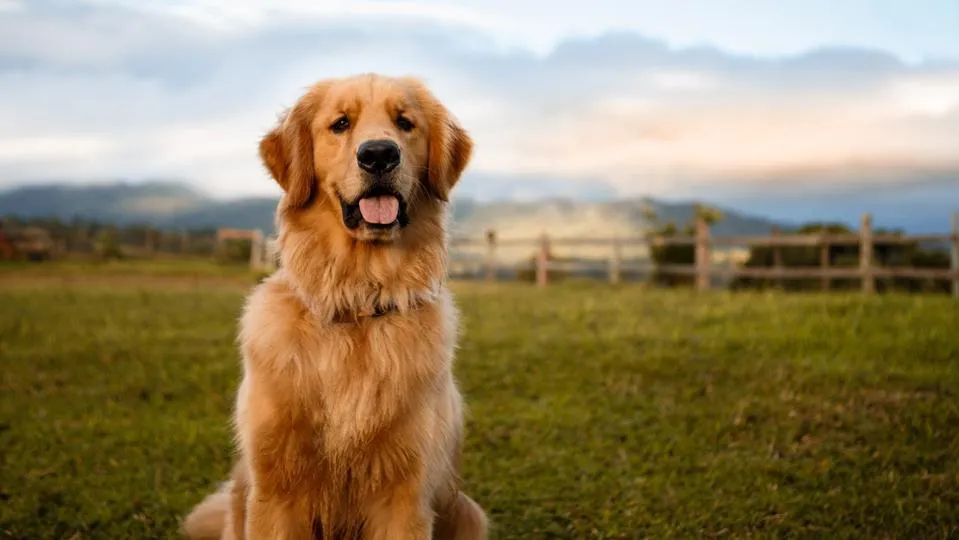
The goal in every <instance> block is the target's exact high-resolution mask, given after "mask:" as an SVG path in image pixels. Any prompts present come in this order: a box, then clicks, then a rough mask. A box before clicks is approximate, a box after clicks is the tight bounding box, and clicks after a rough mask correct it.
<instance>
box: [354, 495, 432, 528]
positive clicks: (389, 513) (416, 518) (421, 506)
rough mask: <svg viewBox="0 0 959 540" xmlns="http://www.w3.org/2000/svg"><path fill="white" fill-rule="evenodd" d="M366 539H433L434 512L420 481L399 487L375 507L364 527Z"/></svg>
mask: <svg viewBox="0 0 959 540" xmlns="http://www.w3.org/2000/svg"><path fill="white" fill-rule="evenodd" d="M363 530H364V533H365V534H364V538H365V540H430V539H431V538H432V537H433V513H432V511H431V510H430V508H429V505H428V504H426V498H424V496H423V494H422V492H421V486H420V483H419V482H418V481H408V482H405V483H403V484H400V485H398V486H395V487H394V488H393V490H392V491H390V492H389V493H386V494H384V496H383V497H382V498H381V499H379V500H378V501H377V502H376V503H374V504H373V505H372V507H371V508H370V510H369V511H368V513H367V520H366V523H365V524H364V528H363Z"/></svg>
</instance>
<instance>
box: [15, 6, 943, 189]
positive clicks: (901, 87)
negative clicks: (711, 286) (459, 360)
mask: <svg viewBox="0 0 959 540" xmlns="http://www.w3.org/2000/svg"><path fill="white" fill-rule="evenodd" d="M503 24H508V21H506V22H504V21H502V20H499V19H496V18H492V17H489V16H487V15H484V14H482V13H479V12H477V11H475V10H470V9H468V8H465V7H455V6H454V7H447V8H438V7H437V5H436V4H435V3H432V2H396V3H385V2H352V3H336V2H334V3H322V5H320V3H312V2H310V3H307V2H287V3H284V4H281V5H278V6H277V5H271V4H268V3H266V2H258V1H250V0H243V1H239V2H235V3H223V2H214V1H212V0H203V1H199V2H185V1H177V2H167V3H163V4H156V3H144V2H133V1H131V0H128V1H120V0H114V1H106V0H101V1H98V2H85V3H78V4H73V5H70V6H64V5H63V4H61V3H57V2H52V1H47V0H37V1H35V2H34V1H31V2H29V3H25V2H13V1H10V0H6V1H2V2H0V35H4V36H5V38H4V39H3V40H0V95H4V96H5V97H6V99H4V100H3V102H2V103H0V182H7V183H10V182H21V181H30V180H31V179H41V178H42V179H45V180H47V179H51V178H57V179H69V180H76V181H87V180H91V179H100V178H116V177H126V178H145V177H178V178H189V179H191V180H192V181H193V182H195V184H196V185H197V186H199V187H201V188H203V189H205V190H207V191H208V192H210V193H213V194H215V195H223V196H235V195H243V194H265V193H275V192H276V187H275V185H274V184H273V183H272V181H270V180H269V179H268V178H267V177H266V175H265V173H264V171H263V170H262V167H261V166H260V164H259V162H258V161H257V157H256V144H257V141H258V139H259V137H260V136H261V135H262V133H263V132H264V131H265V130H266V129H268V128H269V127H270V126H271V125H272V123H273V122H274V120H275V118H276V114H277V113H278V112H280V111H281V110H282V109H283V108H285V107H287V106H289V105H290V104H292V102H293V101H294V100H295V99H296V97H297V96H298V95H299V93H300V92H301V91H302V90H303V88H305V86H307V85H308V84H309V83H311V82H313V81H314V80H315V79H318V78H322V77H326V76H337V75H345V74H349V73H356V72H365V71H381V72H385V73H388V74H408V73H412V74H417V75H420V76H422V77H423V78H424V79H425V80H426V81H427V82H428V83H429V84H430V85H431V86H432V87H433V88H434V90H435V91H436V93H437V94H438V95H439V96H440V98H441V99H443V100H444V101H446V102H447V103H448V105H449V106H450V107H451V109H452V110H453V111H454V113H455V114H456V115H457V116H458V117H459V118H460V119H461V121H462V122H463V123H464V124H465V125H466V126H467V127H468V128H469V129H470V130H471V132H472V133H473V135H474V137H475V139H476V142H477V149H476V154H475V160H474V162H473V164H472V166H471V168H470V173H469V175H468V176H467V178H466V179H465V180H464V191H465V192H468V193H471V194H475V195H477V196H480V197H486V198H489V197H496V196H501V195H504V194H512V195H513V196H528V195H529V194H530V193H532V192H541V193H551V192H553V191H556V190H559V191H561V192H563V193H575V194H581V193H584V192H586V191H587V190H588V189H590V186H591V185H592V186H596V189H597V191H601V192H603V193H607V192H608V190H613V191H615V192H617V193H619V194H629V195H635V194H653V195H686V194H699V193H701V192H702V190H703V189H704V188H705V189H713V190H722V189H726V188H729V189H733V188H736V187H739V186H751V189H776V187H777V186H780V185H784V184H787V183H792V182H803V183H807V184H808V185H811V186H813V185H824V184H830V183H836V182H838V183H845V184H850V185H855V184H857V183H873V184H874V183H876V182H880V183H881V182H895V183H899V184H901V183H904V182H910V181H913V180H912V179H915V181H920V180H922V179H923V178H925V177H927V176H929V175H942V174H944V173H949V172H950V171H952V172H956V173H957V174H959V62H951V61H940V62H937V63H931V62H930V63H926V64H919V65H912V64H906V63H904V62H901V61H900V60H898V59H897V58H896V57H894V56H891V55H889V54H886V53H883V52H880V51H870V50H863V49H850V48H845V49H841V48H828V49H818V50H813V51H809V52H807V53H803V54H798V55H792V56H785V57H779V58H757V57H749V56H741V55H733V54H729V53H725V52H723V51H721V50H718V49H714V48H710V47H689V48H673V47H670V46H667V45H666V44H664V43H662V42H659V41H656V40H652V39H648V38H645V37H643V36H639V35H637V34H635V33H630V32H622V33H607V34H604V35H601V36H598V37H593V38H577V39H568V40H566V41H564V42H562V43H561V44H560V45H559V46H557V47H556V48H555V49H553V50H552V51H551V52H550V53H549V54H547V55H541V54H534V53H532V52H529V51H527V50H523V49H510V48H508V47H504V46H503V43H501V42H498V41H497V40H495V39H494V38H493V37H490V35H491V34H490V29H491V28H496V27H498V26H499V25H503ZM493 178H499V179H501V180H499V181H496V180H491V179H493ZM506 179H508V180H506ZM531 179H550V180H549V181H542V182H537V181H534V180H531ZM520 184H522V185H520ZM571 185H579V186H583V187H582V188H571V187H570V186H571Z"/></svg>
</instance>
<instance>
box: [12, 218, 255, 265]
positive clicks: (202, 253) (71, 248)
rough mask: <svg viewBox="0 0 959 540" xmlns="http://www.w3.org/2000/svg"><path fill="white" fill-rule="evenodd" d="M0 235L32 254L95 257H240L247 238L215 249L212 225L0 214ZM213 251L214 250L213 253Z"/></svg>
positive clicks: (246, 255)
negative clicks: (168, 226) (26, 246)
mask: <svg viewBox="0 0 959 540" xmlns="http://www.w3.org/2000/svg"><path fill="white" fill-rule="evenodd" d="M0 234H3V235H4V236H5V237H6V238H7V239H8V241H10V242H12V243H13V244H14V245H15V247H16V245H17V244H18V242H22V243H29V245H30V249H31V257H29V258H32V259H37V260H42V259H52V258H66V257H94V258H98V259H104V260H107V259H123V258H145V257H155V256H163V255H168V256H191V257H213V256H216V257H217V258H219V259H222V260H224V261H238V262H239V261H246V260H249V256H250V242H249V241H241V240H234V241H227V242H224V244H223V245H222V246H221V249H220V250H219V252H216V251H217V250H216V247H217V245H216V229H215V228H213V227H209V228H199V229H183V230H170V229H159V228H156V227H153V226H150V225H148V224H125V225H117V224H114V223H108V222H103V221H96V220H90V219H82V218H75V219H72V220H61V219H56V218H29V219H25V218H20V217H16V216H6V217H3V218H0ZM215 252H216V253H215Z"/></svg>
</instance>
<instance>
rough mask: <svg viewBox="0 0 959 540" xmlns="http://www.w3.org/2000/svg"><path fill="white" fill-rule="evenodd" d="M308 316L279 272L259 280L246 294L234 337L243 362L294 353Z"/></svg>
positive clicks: (287, 355) (306, 324)
mask: <svg viewBox="0 0 959 540" xmlns="http://www.w3.org/2000/svg"><path fill="white" fill-rule="evenodd" d="M308 318H309V312H308V310H307V308H306V307H305V306H304V305H303V303H302V302H300V301H299V299H298V298H297V296H296V294H295V293H294V291H293V289H292V288H291V286H290V285H289V283H287V281H286V280H285V279H284V278H283V276H282V274H281V273H279V272H278V273H276V274H274V275H272V276H270V277H269V278H267V279H265V280H263V281H262V282H261V283H259V284H258V285H257V286H256V287H254V288H253V290H252V291H251V292H250V294H249V296H247V299H246V304H245V305H244V308H243V314H242V316H241V317H240V328H239V336H238V338H239V344H240V347H241V349H242V351H243V353H244V355H245V356H246V357H247V362H248V363H249V362H250V361H258V362H263V361H268V360H269V359H271V358H272V359H276V358H281V357H290V356H291V355H295V352H296V349H297V348H298V347H299V344H300V342H301V341H302V338H303V336H302V333H303V331H304V329H305V328H306V327H307V326H308Z"/></svg>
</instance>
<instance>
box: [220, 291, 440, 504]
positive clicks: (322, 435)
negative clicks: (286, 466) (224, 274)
mask: <svg viewBox="0 0 959 540" xmlns="http://www.w3.org/2000/svg"><path fill="white" fill-rule="evenodd" d="M249 302H250V304H251V306H250V307H253V305H255V309H247V310H246V314H245V316H244V318H243V321H242V325H241V326H242V327H241V344H242V349H243V351H244V360H245V374H244V375H245V381H244V385H245V386H247V388H246V389H245V390H244V392H246V393H247V395H245V396H241V397H240V402H239V403H238V414H244V411H242V410H241V409H242V407H244V404H243V402H247V403H251V404H252V403H254V402H257V401H260V400H261V399H260V398H261V397H262V396H263V394H265V393H269V394H270V395H269V396H267V399H269V400H273V401H274V402H282V406H280V407H279V409H281V410H284V411H287V413H292V415H291V419H290V420H291V422H292V424H293V425H294V426H295V427H294V429H289V426H285V427H284V429H287V430H288V431H287V433H292V436H287V442H286V443H285V445H286V447H285V448H277V449H276V451H277V452H279V453H280V454H286V453H287V452H291V451H292V452H295V453H297V454H312V455H311V456H309V458H310V460H311V461H313V462H314V463H315V464H323V467H322V469H324V470H323V471H322V473H321V474H322V475H323V476H325V477H326V478H325V480H326V481H330V480H332V479H333V478H331V477H339V478H340V479H341V480H342V481H344V482H346V481H348V479H349V481H356V480H359V478H357V477H358V476H359V477H362V479H363V481H362V483H363V484H364V485H367V486H369V487H370V488H375V486H376V485H378V484H382V483H384V482H389V481H391V477H393V476H396V475H397V474H400V471H405V470H408V469H409V468H410V467H412V466H413V465H412V464H413V463H414V462H415V461H419V460H420V459H419V458H420V457H422V456H423V455H425V454H430V453H433V452H441V451H442V450H445V448H442V447H444V446H445V445H446V441H444V440H443V437H442V436H441V437H439V438H438V440H437V437H436V436H437V429H426V430H424V429H423V428H424V427H425V426H434V427H435V428H438V430H439V431H440V432H442V431H443V427H442V426H443V425H445V424H446V423H447V422H448V421H449V420H450V417H452V416H453V415H455V414H456V413H457V410H456V409H457V406H456V403H455V402H453V403H451V402H450V400H449V397H448V396H449V395H450V394H451V393H453V394H455V395H457V396H458V394H456V390H455V387H454V385H453V381H452V375H451V372H450V369H451V357H452V354H453V346H454V341H455V338H456V335H455V334H456V311H455V308H454V307H453V304H452V301H451V298H450V297H449V295H448V294H446V293H441V294H440V295H439V296H438V298H437V299H436V300H435V301H434V302H433V303H430V304H427V305H424V306H421V307H419V308H418V309H416V310H413V311H410V312H407V313H390V314H387V315H383V316H380V317H376V318H367V319H363V320H361V321H359V322H356V323H339V324H329V323H327V324H319V323H316V322H315V321H314V319H313V318H312V317H311V315H310V313H309V312H308V311H306V310H304V309H303V307H302V304H300V303H298V302H297V300H296V298H295V297H294V296H293V295H291V294H290V293H289V289H288V288H285V287H283V286H282V284H280V283H265V284H264V285H263V286H261V288H260V289H258V290H257V291H256V292H254V294H253V295H252V296H251V298H250V300H249ZM254 359H255V360H254ZM280 381H283V383H282V384H283V385H284V386H282V387H281V386H280V384H279V382H280ZM241 394H242V392H241ZM251 394H252V395H251ZM454 401H455V400H454ZM246 414H252V415H253V416H256V415H257V412H256V411H248V412H246ZM264 414H265V413H264ZM414 426H418V428H419V431H416V430H414V429H413V427H414ZM430 434H431V435H430ZM431 445H433V446H438V447H437V448H433V447H431ZM301 457H302V458H306V457H307V456H301ZM318 470H319V469H317V471H318ZM290 474H291V475H293V474H294V473H293V472H292V471H291V473H290ZM289 481H290V482H293V483H295V480H294V479H293V478H289Z"/></svg>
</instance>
